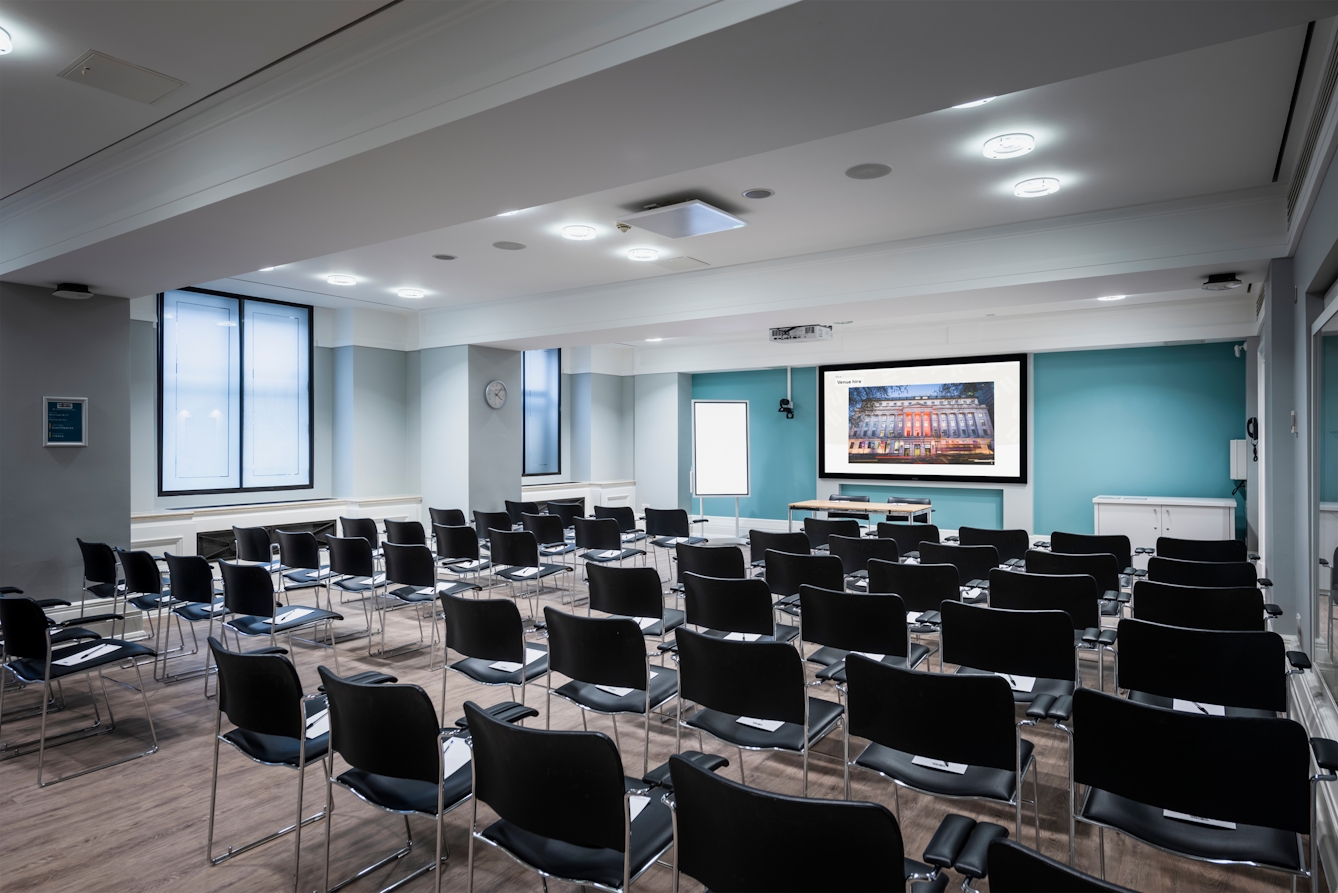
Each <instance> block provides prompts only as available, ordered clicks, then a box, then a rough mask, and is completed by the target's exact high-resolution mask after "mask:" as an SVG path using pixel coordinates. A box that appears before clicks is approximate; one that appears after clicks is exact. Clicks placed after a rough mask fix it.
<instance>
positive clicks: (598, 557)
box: [580, 549, 646, 564]
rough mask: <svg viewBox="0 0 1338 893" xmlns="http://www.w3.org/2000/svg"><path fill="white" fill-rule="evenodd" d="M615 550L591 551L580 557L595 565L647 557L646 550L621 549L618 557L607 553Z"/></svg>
mask: <svg viewBox="0 0 1338 893" xmlns="http://www.w3.org/2000/svg"><path fill="white" fill-rule="evenodd" d="M612 551H614V550H613V549H591V550H590V551H589V552H583V553H581V555H580V558H581V560H583V561H593V562H594V563H595V564H607V563H608V562H610V561H622V560H624V559H627V558H635V557H636V556H637V555H645V554H646V552H645V550H644V549H621V550H619V552H618V554H617V555H609V554H607V553H609V552H612Z"/></svg>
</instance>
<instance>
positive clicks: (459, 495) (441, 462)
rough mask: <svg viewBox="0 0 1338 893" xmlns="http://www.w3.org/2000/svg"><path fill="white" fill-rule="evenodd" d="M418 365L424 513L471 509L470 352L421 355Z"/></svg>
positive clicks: (435, 350)
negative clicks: (429, 509) (434, 509)
mask: <svg viewBox="0 0 1338 893" xmlns="http://www.w3.org/2000/svg"><path fill="white" fill-rule="evenodd" d="M419 364H420V366H419V369H420V371H419V375H420V381H421V390H420V393H419V418H420V421H419V433H420V437H419V444H420V446H419V454H420V456H421V460H420V469H419V482H420V485H421V487H422V493H423V506H424V510H426V509H427V508H458V509H461V510H464V511H468V510H469V406H468V390H469V348H468V347H463V346H462V347H435V348H432V349H430V350H424V351H420V352H419ZM424 522H426V519H424Z"/></svg>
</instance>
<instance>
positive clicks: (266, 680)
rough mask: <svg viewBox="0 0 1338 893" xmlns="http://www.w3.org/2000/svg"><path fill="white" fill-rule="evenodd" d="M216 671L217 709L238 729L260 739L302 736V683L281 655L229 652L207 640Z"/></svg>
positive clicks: (303, 721) (303, 730)
mask: <svg viewBox="0 0 1338 893" xmlns="http://www.w3.org/2000/svg"><path fill="white" fill-rule="evenodd" d="M209 650H210V651H212V652H213V655H214V665H215V666H217V667H218V709H219V710H221V711H222V712H223V715H224V716H226V717H227V718H228V721H229V722H231V723H232V724H233V725H235V726H237V727H238V728H242V729H246V730H247V731H248V732H256V733H258V734H261V735H281V736H283V737H284V738H301V737H302V736H303V735H305V734H306V722H305V717H304V716H303V713H302V683H301V682H300V681H299V680H298V678H297V670H296V669H295V668H294V667H293V664H292V661H290V660H288V658H287V657H285V656H283V655H281V654H242V653H238V652H236V651H229V650H228V649H227V648H224V647H223V645H222V644H221V643H220V642H219V641H218V639H215V638H214V637H213V636H210V637H209Z"/></svg>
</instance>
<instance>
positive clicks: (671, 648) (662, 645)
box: [655, 642, 678, 653]
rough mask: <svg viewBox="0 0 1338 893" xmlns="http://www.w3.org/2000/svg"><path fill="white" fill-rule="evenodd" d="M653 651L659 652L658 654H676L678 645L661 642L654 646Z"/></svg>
mask: <svg viewBox="0 0 1338 893" xmlns="http://www.w3.org/2000/svg"><path fill="white" fill-rule="evenodd" d="M655 650H656V651H659V652H661V653H663V652H666V651H673V652H675V653H677V651H678V643H677V642H661V643H660V644H658V645H656V646H655Z"/></svg>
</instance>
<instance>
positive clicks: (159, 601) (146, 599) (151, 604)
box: [126, 592, 181, 611]
mask: <svg viewBox="0 0 1338 893" xmlns="http://www.w3.org/2000/svg"><path fill="white" fill-rule="evenodd" d="M126 601H127V602H129V603H130V604H131V605H134V606H135V607H136V608H139V609H140V610H141V611H156V610H158V609H159V608H170V607H172V606H173V605H179V604H181V602H179V601H177V600H176V599H174V598H172V593H170V592H163V593H150V594H145V595H136V596H134V597H133V598H128V599H126Z"/></svg>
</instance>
